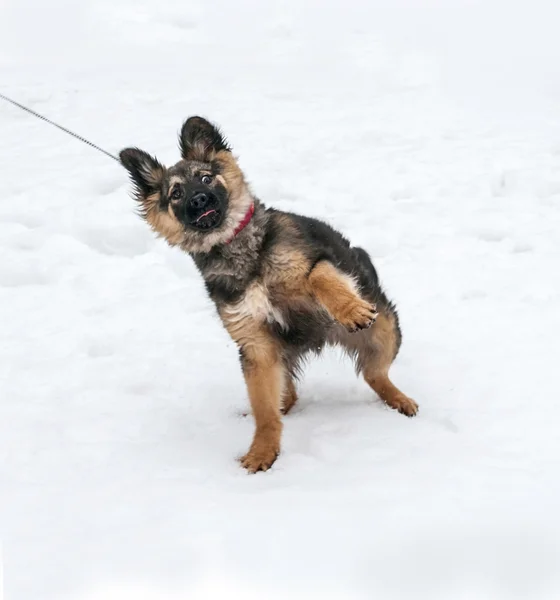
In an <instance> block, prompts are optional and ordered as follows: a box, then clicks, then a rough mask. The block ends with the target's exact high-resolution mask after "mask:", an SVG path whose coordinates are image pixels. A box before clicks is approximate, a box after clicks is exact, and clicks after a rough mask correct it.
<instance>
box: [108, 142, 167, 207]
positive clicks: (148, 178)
mask: <svg viewBox="0 0 560 600" xmlns="http://www.w3.org/2000/svg"><path fill="white" fill-rule="evenodd" d="M119 157H120V159H121V164H122V165H123V167H124V168H125V169H126V170H127V171H128V174H129V175H130V179H131V181H132V183H133V184H134V186H135V192H136V195H137V196H138V199H140V197H142V196H143V197H145V196H149V195H150V194H153V193H155V192H158V191H160V189H161V184H162V182H163V177H164V172H165V168H164V167H163V165H162V164H160V163H159V162H158V161H157V160H156V159H155V158H153V157H151V156H150V155H149V154H148V153H147V152H144V151H143V150H140V149H139V148H125V149H124V150H121V152H120V153H119Z"/></svg>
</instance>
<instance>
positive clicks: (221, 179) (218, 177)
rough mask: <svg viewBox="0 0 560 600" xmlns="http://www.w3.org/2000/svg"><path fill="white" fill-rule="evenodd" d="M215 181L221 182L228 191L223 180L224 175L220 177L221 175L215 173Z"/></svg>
mask: <svg viewBox="0 0 560 600" xmlns="http://www.w3.org/2000/svg"><path fill="white" fill-rule="evenodd" d="M216 181H218V182H219V183H221V184H222V185H223V186H224V187H225V188H226V191H228V185H227V181H226V180H225V178H224V177H222V176H221V175H216Z"/></svg>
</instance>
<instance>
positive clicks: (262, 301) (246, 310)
mask: <svg viewBox="0 0 560 600" xmlns="http://www.w3.org/2000/svg"><path fill="white" fill-rule="evenodd" d="M224 314H225V315H226V316H227V318H228V320H230V321H234V322H236V321H245V320H250V321H253V322H255V323H265V322H268V323H278V324H279V325H281V326H282V327H285V322H284V319H283V317H282V311H281V310H280V309H279V308H278V307H277V306H275V305H274V304H273V301H272V299H271V297H270V294H269V291H268V290H267V288H266V287H265V286H264V285H263V284H262V283H261V282H259V281H255V282H253V283H251V284H250V285H249V286H248V287H247V289H246V290H245V292H244V293H243V295H242V296H241V298H240V299H239V300H238V301H237V302H234V303H230V304H227V305H226V306H225V309H224Z"/></svg>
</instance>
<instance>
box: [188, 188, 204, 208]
mask: <svg viewBox="0 0 560 600" xmlns="http://www.w3.org/2000/svg"><path fill="white" fill-rule="evenodd" d="M207 204H208V196H207V195H206V194H205V193H204V192H198V193H197V194H195V195H194V196H193V197H192V199H191V205H192V206H193V207H194V208H204V207H205V206H206V205H207Z"/></svg>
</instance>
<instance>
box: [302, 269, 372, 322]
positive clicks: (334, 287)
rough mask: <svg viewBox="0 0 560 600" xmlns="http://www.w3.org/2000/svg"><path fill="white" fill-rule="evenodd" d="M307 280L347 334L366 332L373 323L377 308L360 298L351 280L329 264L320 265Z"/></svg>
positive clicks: (318, 298) (316, 295)
mask: <svg viewBox="0 0 560 600" xmlns="http://www.w3.org/2000/svg"><path fill="white" fill-rule="evenodd" d="M308 279H309V285H310V286H311V289H312V290H313V293H314V295H315V297H316V298H317V300H318V301H319V302H320V303H321V304H322V305H323V306H324V307H325V308H326V310H327V311H328V312H329V313H330V315H331V316H332V317H333V319H335V320H336V321H338V322H339V323H340V324H341V325H344V327H346V328H347V329H348V330H350V331H354V330H356V329H364V328H367V327H369V326H370V325H371V324H372V323H373V321H374V319H375V317H376V312H375V307H374V306H372V305H371V304H370V303H369V302H367V301H366V300H363V299H362V298H360V296H359V295H358V293H357V291H356V285H355V283H354V282H353V281H352V279H351V278H350V277H348V275H346V274H344V273H341V272H340V271H339V270H338V269H337V268H336V267H335V266H334V265H332V264H331V263H330V262H328V261H322V262H320V263H318V264H317V265H316V266H315V267H314V268H313V270H312V271H311V273H310V274H309V278H308Z"/></svg>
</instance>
